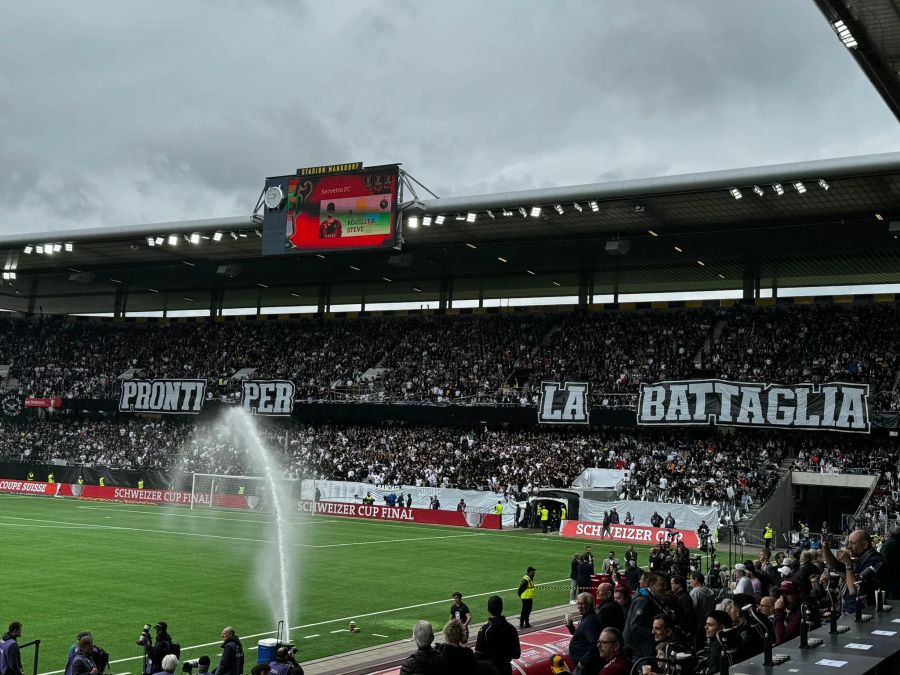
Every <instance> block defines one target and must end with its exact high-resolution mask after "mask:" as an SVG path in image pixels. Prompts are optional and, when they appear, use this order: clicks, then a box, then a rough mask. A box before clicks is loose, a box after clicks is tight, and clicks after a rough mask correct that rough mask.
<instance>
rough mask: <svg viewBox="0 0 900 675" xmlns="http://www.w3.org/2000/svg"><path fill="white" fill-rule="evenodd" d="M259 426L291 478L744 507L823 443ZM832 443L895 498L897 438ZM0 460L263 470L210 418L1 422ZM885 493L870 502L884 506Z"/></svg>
mask: <svg viewBox="0 0 900 675" xmlns="http://www.w3.org/2000/svg"><path fill="white" fill-rule="evenodd" d="M257 426H258V428H259V431H260V434H261V436H262V439H263V441H264V442H265V443H266V445H267V446H268V447H270V448H272V449H273V450H274V451H275V452H276V455H277V456H278V457H279V458H280V461H281V464H282V469H283V472H284V475H285V476H287V477H290V478H311V479H329V480H346V481H356V482H369V483H372V484H373V485H384V484H387V485H418V486H426V487H448V488H461V489H478V490H492V491H494V492H497V493H499V494H512V495H521V494H529V493H531V492H532V491H533V490H535V489H536V488H538V487H567V486H569V485H571V484H572V481H573V480H574V479H575V478H576V477H577V476H578V475H580V474H581V473H582V472H583V471H584V470H585V469H586V468H608V469H619V470H627V471H628V472H629V474H628V476H629V477H628V479H627V480H626V481H625V482H624V483H623V485H622V487H621V492H620V494H619V495H618V496H619V497H620V498H623V499H637V500H646V501H661V502H671V503H680V504H695V505H697V504H702V505H720V506H721V505H726V504H731V505H734V506H736V507H739V509H740V511H742V512H746V511H747V510H748V509H749V507H750V506H751V505H752V504H754V503H761V502H762V501H764V500H765V499H766V497H767V496H768V495H769V493H770V492H771V490H772V489H773V488H774V486H775V484H776V482H777V479H778V475H779V471H778V470H779V465H780V463H781V461H782V459H783V458H784V457H804V458H805V457H808V456H809V455H810V454H812V453H816V452H821V450H819V447H820V445H819V443H820V441H821V439H823V436H822V435H821V434H818V435H817V434H814V433H811V434H800V433H791V434H785V433H784V432H778V431H775V432H764V431H750V430H742V431H741V432H734V431H731V430H727V429H724V430H723V429H656V428H639V427H638V428H605V429H592V428H588V429H559V428H532V429H492V428H468V427H422V426H402V425H382V426H367V425H349V426H338V425H322V426H309V425H305V424H299V423H293V422H292V421H290V420H265V419H260V420H258V424H257ZM832 446H833V447H832ZM882 446H883V447H882ZM830 447H832V449H831V450H830V452H840V451H841V449H842V448H843V451H844V453H845V455H846V456H850V455H851V454H854V453H863V452H864V448H865V447H869V448H873V449H874V448H877V452H876V453H873V454H878V455H879V456H881V457H884V458H885V459H884V460H883V461H881V462H879V463H878V464H877V466H876V465H875V464H871V465H869V466H871V467H872V469H871V470H873V471H876V472H877V471H878V470H881V469H884V471H885V475H887V476H888V477H889V478H890V481H889V483H888V484H887V489H886V490H885V491H884V493H883V494H885V495H887V498H890V495H891V494H892V491H891V489H890V488H891V486H894V488H896V481H897V478H896V462H895V463H894V466H893V469H890V468H888V467H889V465H890V462H891V461H893V460H891V459H890V457H896V456H897V453H898V446H897V444H896V443H893V444H886V443H879V442H870V441H869V439H863V438H857V437H854V436H843V435H842V436H840V437H837V438H835V439H834V440H833V441H832V443H831V446H830ZM889 453H893V455H890V454H889ZM0 458H4V459H7V460H13V461H26V462H56V463H65V464H70V465H91V466H105V467H112V468H121V469H134V470H149V469H165V470H180V471H183V472H185V473H190V472H197V473H220V474H232V475H237V474H244V475H249V474H252V473H253V472H254V470H257V469H258V468H256V467H253V466H252V465H251V464H250V460H249V459H248V458H247V456H246V455H245V454H244V453H243V452H242V451H240V450H239V442H238V441H237V440H236V439H235V438H234V437H233V436H232V435H231V432H230V431H229V428H228V426H227V425H222V424H220V423H219V421H218V420H214V419H211V418H210V419H205V420H196V419H185V418H177V417H164V418H155V419H154V418H147V417H143V416H126V415H75V414H65V413H61V414H55V415H49V414H44V415H41V416H29V417H18V418H10V419H3V420H0ZM798 461H801V460H798ZM803 461H805V460H803ZM891 471H893V473H891ZM894 492H896V490H894ZM881 494H882V493H877V494H876V499H875V500H873V504H879V505H880V502H879V499H880V495H881Z"/></svg>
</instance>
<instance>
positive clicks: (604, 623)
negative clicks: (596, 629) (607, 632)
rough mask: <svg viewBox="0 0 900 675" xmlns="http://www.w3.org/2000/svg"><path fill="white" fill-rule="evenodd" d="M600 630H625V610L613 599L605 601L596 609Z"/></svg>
mask: <svg viewBox="0 0 900 675" xmlns="http://www.w3.org/2000/svg"><path fill="white" fill-rule="evenodd" d="M597 616H598V617H599V619H600V628H601V630H602V629H604V628H617V629H619V630H620V631H623V630H625V610H624V609H622V605H620V604H619V603H618V602H616V601H615V600H613V599H609V600H606V601H605V602H603V603H602V604H601V605H600V606H599V607H598V608H597Z"/></svg>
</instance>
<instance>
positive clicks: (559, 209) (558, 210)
mask: <svg viewBox="0 0 900 675" xmlns="http://www.w3.org/2000/svg"><path fill="white" fill-rule="evenodd" d="M553 208H554V209H556V212H557V213H558V214H559V215H562V214H563V213H565V211H563V207H562V204H556V205H555V206H554V207H553Z"/></svg>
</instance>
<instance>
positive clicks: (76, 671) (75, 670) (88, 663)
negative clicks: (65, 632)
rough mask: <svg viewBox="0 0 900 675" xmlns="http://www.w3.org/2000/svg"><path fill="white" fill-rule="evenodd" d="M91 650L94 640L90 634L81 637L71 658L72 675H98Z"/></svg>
mask: <svg viewBox="0 0 900 675" xmlns="http://www.w3.org/2000/svg"><path fill="white" fill-rule="evenodd" d="M93 650H94V639H93V638H92V637H91V634H90V633H88V634H87V635H82V637H81V638H80V639H79V640H78V648H77V649H76V650H75V655H74V657H73V658H72V675H99V673H100V670H99V669H98V668H97V664H96V663H94V659H93V658H92V652H93Z"/></svg>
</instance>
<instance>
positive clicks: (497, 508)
mask: <svg viewBox="0 0 900 675" xmlns="http://www.w3.org/2000/svg"><path fill="white" fill-rule="evenodd" d="M494 513H496V514H497V515H498V516H499V517H500V529H501V530H502V529H503V503H502V502H501V501H500V500H499V499H498V500H497V505H496V506H494Z"/></svg>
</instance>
